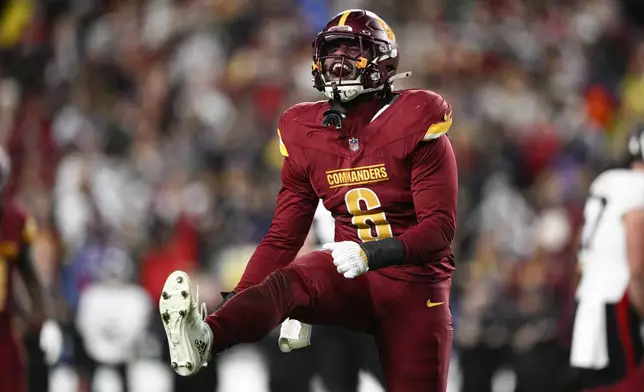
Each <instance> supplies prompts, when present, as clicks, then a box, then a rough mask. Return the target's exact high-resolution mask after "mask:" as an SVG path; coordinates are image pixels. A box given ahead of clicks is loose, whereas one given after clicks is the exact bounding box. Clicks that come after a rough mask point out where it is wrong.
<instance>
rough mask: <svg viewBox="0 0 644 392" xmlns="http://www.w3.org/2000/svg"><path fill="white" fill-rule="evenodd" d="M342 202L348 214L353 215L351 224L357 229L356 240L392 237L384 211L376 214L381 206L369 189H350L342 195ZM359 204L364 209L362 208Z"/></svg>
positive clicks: (364, 240) (363, 240) (376, 196)
mask: <svg viewBox="0 0 644 392" xmlns="http://www.w3.org/2000/svg"><path fill="white" fill-rule="evenodd" d="M344 202H345V203H346V205H347V210H348V211H349V213H350V214H351V215H353V218H351V223H353V225H354V226H356V227H357V228H358V238H360V240H361V241H362V242H368V241H376V240H381V239H384V238H389V237H393V232H392V230H391V225H390V224H389V222H387V217H386V216H385V213H384V211H380V212H377V210H379V209H380V208H382V204H381V203H380V199H378V195H376V192H374V191H372V190H371V189H369V188H356V189H351V190H350V191H349V192H347V194H346V195H344ZM361 202H362V203H364V207H365V208H362V206H361V204H362V203H361Z"/></svg>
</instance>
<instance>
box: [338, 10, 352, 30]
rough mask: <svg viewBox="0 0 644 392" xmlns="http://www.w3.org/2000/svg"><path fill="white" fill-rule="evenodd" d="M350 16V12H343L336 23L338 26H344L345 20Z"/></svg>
mask: <svg viewBox="0 0 644 392" xmlns="http://www.w3.org/2000/svg"><path fill="white" fill-rule="evenodd" d="M350 14H351V10H348V11H344V13H343V14H342V17H340V21H339V22H338V26H344V24H345V23H347V18H348V17H349V15H350Z"/></svg>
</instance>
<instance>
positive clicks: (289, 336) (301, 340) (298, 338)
mask: <svg viewBox="0 0 644 392" xmlns="http://www.w3.org/2000/svg"><path fill="white" fill-rule="evenodd" d="M278 342H279V346H280V351H281V352H283V353H288V352H291V351H293V350H297V349H298V348H304V347H306V346H308V345H310V344H311V325H310V324H305V323H301V322H299V321H297V320H294V319H289V318H287V319H286V320H284V322H283V323H282V328H280V338H279V341H278Z"/></svg>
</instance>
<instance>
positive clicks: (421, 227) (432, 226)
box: [398, 136, 458, 264]
mask: <svg viewBox="0 0 644 392" xmlns="http://www.w3.org/2000/svg"><path fill="white" fill-rule="evenodd" d="M411 188H412V193H413V197H414V206H415V208H416V215H417V218H418V225H416V226H414V227H412V228H410V229H409V230H407V231H406V232H405V233H404V234H402V235H401V236H400V237H398V238H399V239H400V241H401V242H402V243H403V246H404V249H405V258H404V259H405V260H404V263H405V264H425V263H428V262H432V261H435V260H436V259H437V258H441V257H443V256H445V255H446V254H447V253H449V252H450V249H451V244H452V240H453V239H454V233H455V231H456V199H457V194H458V178H457V169H456V158H455V156H454V151H453V150H452V145H451V143H450V141H449V139H448V138H447V136H442V137H440V138H438V139H437V140H435V141H434V142H432V143H429V144H423V145H421V146H419V149H418V151H417V153H416V156H415V160H414V169H413V170H412V183H411Z"/></svg>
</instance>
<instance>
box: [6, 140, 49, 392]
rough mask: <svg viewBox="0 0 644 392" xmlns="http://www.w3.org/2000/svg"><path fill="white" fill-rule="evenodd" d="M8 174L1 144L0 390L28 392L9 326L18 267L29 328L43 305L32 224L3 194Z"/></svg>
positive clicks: (40, 320)
mask: <svg viewBox="0 0 644 392" xmlns="http://www.w3.org/2000/svg"><path fill="white" fill-rule="evenodd" d="M10 173H11V165H10V161H9V157H8V155H7V153H6V152H5V150H4V149H3V148H1V147H0V205H1V207H0V391H12V392H27V377H26V376H27V373H26V371H27V370H26V367H25V364H26V359H25V358H24V354H23V350H22V344H21V343H19V340H18V339H17V337H16V336H15V333H14V331H13V328H12V317H13V314H12V300H13V290H12V275H13V271H14V270H17V272H18V273H19V275H20V276H21V277H22V279H23V281H24V283H25V285H26V287H27V290H28V292H29V294H30V295H31V301H32V314H31V316H32V320H30V323H31V325H30V327H34V328H36V329H38V328H40V327H41V325H42V323H43V322H44V316H45V306H44V301H43V299H44V297H43V292H42V286H41V285H40V284H39V282H38V279H37V276H36V272H35V270H34V268H33V265H32V264H31V261H30V244H31V239H32V238H33V236H34V234H35V223H34V222H33V220H32V218H29V217H28V216H27V214H26V213H25V211H24V210H23V209H22V208H21V207H20V206H19V205H18V204H16V203H15V202H14V201H13V200H11V199H10V198H8V197H6V196H5V194H4V192H3V191H4V190H5V189H6V188H7V184H8V182H9V178H10Z"/></svg>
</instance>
